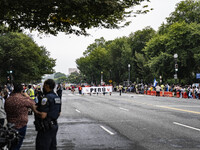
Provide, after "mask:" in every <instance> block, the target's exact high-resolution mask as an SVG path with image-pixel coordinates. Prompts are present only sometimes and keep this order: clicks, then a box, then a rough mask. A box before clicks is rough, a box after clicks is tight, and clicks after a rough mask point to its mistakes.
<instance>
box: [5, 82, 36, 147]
mask: <svg viewBox="0 0 200 150" xmlns="http://www.w3.org/2000/svg"><path fill="white" fill-rule="evenodd" d="M29 108H31V109H32V110H33V111H34V112H36V106H35V102H34V100H33V99H31V97H30V96H29V95H28V94H27V93H23V86H22V85H21V84H18V83H17V84H14V90H13V92H12V93H11V95H10V96H9V97H8V98H7V99H6V101H5V111H6V115H7V121H8V123H12V124H14V125H15V126H14V127H15V129H16V130H18V131H19V134H20V135H21V137H22V138H21V139H20V141H19V144H18V145H13V147H12V148H11V149H12V150H19V149H20V147H21V145H22V143H23V140H24V137H25V135H26V128H27V123H28V109H29Z"/></svg>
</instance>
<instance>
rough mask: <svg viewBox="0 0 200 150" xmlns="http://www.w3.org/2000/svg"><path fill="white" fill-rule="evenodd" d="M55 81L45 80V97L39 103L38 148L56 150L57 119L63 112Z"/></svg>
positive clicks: (37, 123) (36, 125)
mask: <svg viewBox="0 0 200 150" xmlns="http://www.w3.org/2000/svg"><path fill="white" fill-rule="evenodd" d="M54 88H55V82H54V80H52V79H48V80H46V81H45V82H44V85H43V93H44V97H43V99H42V100H41V101H39V103H38V107H37V110H38V112H37V113H36V114H35V122H34V123H35V127H36V131H38V133H37V137H36V150H56V145H57V142H56V135H57V131H58V123H57V119H58V117H59V116H60V112H61V100H60V98H59V97H58V96H57V95H56V94H55V93H54Z"/></svg>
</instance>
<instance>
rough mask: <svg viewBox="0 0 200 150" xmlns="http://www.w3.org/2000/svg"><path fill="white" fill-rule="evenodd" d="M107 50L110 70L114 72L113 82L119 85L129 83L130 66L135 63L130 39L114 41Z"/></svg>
mask: <svg viewBox="0 0 200 150" xmlns="http://www.w3.org/2000/svg"><path fill="white" fill-rule="evenodd" d="M107 49H108V56H109V58H108V60H109V70H111V72H112V80H113V81H115V82H117V83H120V82H122V81H127V80H128V64H132V62H133V59H132V57H131V56H132V55H131V53H132V52H131V47H130V45H129V43H128V38H126V37H122V38H117V39H115V40H113V41H112V42H111V43H110V44H108V46H107ZM132 78H133V77H132ZM132 81H133V79H132Z"/></svg>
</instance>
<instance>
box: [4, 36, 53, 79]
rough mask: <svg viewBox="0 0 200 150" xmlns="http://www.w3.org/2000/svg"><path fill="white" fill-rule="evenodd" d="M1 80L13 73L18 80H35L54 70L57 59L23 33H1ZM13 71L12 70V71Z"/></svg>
mask: <svg viewBox="0 0 200 150" xmlns="http://www.w3.org/2000/svg"><path fill="white" fill-rule="evenodd" d="M0 64H1V66H0V81H1V82H4V83H5V82H6V80H7V77H8V76H10V75H11V74H12V77H13V79H14V81H16V82H24V83H27V82H28V83H29V82H34V81H38V80H40V79H41V77H42V75H44V74H51V73H53V72H54V70H53V67H54V66H55V60H54V59H52V58H50V55H49V52H48V51H47V50H46V49H45V48H44V47H39V46H38V45H37V44H35V43H34V41H33V39H32V38H31V37H28V36H27V35H25V34H22V33H14V32H10V33H6V34H2V35H0ZM10 71H11V72H10Z"/></svg>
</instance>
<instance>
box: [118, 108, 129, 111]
mask: <svg viewBox="0 0 200 150" xmlns="http://www.w3.org/2000/svg"><path fill="white" fill-rule="evenodd" d="M119 109H121V110H124V111H129V110H128V109H125V108H122V107H119Z"/></svg>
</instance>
